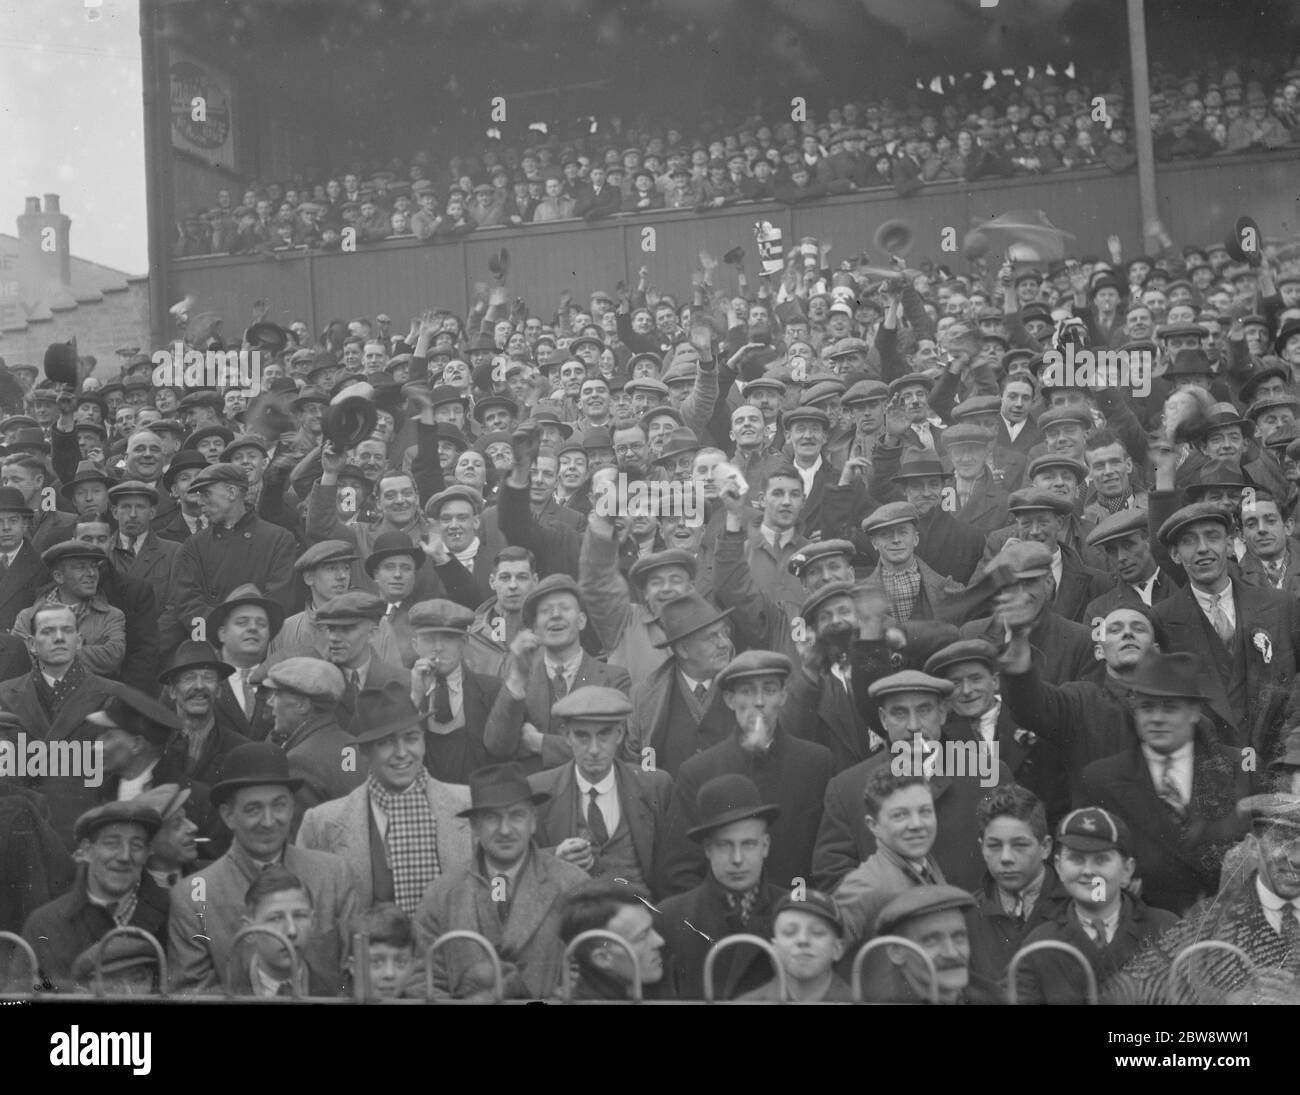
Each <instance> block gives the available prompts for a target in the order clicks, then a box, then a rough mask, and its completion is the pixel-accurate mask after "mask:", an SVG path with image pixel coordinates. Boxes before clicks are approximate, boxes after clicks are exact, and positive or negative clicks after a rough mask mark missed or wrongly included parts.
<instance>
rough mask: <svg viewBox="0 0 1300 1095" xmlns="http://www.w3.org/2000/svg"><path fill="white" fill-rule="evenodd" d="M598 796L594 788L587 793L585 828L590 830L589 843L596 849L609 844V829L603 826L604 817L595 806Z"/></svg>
mask: <svg viewBox="0 0 1300 1095" xmlns="http://www.w3.org/2000/svg"><path fill="white" fill-rule="evenodd" d="M598 794H599V792H598V791H597V790H596V788H594V787H593V788H591V790H589V791H588V792H587V799H588V802H587V828H588V829H590V830H591V842H592V843H593V844H595V845H596V846H597V847H604V845H605V844H607V843H608V842H609V829H608V828H607V827H606V825H605V815H604V814H602V813H601V812H600V807H599V806H598V805H597V804H596V798H597V796H598Z"/></svg>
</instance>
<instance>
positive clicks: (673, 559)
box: [627, 548, 697, 586]
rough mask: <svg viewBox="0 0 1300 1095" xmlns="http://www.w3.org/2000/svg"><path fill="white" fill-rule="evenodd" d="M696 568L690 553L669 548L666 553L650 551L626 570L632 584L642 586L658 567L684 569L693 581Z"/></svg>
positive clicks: (694, 560)
mask: <svg viewBox="0 0 1300 1095" xmlns="http://www.w3.org/2000/svg"><path fill="white" fill-rule="evenodd" d="M696 566H697V560H696V558H695V556H694V555H693V554H691V552H689V551H683V550H682V549H681V548H669V549H668V550H667V551H652V552H651V553H650V554H649V555H643V556H641V558H639V559H638V560H637V561H636V562H635V563H633V564H632V566H631V567H630V568H629V569H628V572H627V576H628V579H629V580H630V581H631V582H632V583H633V584H635V585H638V586H644V584H645V580H646V579H647V578H648V577H649V576H650V572H651V571H654V570H658V569H659V568H660V567H684V568H685V569H686V572H687V573H688V574H689V575H690V576H691V578H692V580H693V579H694V578H695V571H696Z"/></svg>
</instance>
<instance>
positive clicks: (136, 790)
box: [117, 761, 158, 802]
mask: <svg viewBox="0 0 1300 1095" xmlns="http://www.w3.org/2000/svg"><path fill="white" fill-rule="evenodd" d="M157 764H158V762H157V761H154V762H153V764H151V765H149V767H148V768H146V769H145V770H144V771H143V772H141V773H140V774H139V775H138V776H136V777H135V778H134V779H122V780H119V781H118V784H117V801H118V802H130V801H131V800H132V799H134V798H139V797H140V796H141V795H142V794H144V792H145V789H146V788H147V787H148V786H149V781H150V780H151V779H153V770H154V767H155V766H156V765H157Z"/></svg>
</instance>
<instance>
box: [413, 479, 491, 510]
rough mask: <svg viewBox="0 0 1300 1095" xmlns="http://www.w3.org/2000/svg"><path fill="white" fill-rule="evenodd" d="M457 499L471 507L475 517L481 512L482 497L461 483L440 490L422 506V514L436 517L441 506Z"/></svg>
mask: <svg viewBox="0 0 1300 1095" xmlns="http://www.w3.org/2000/svg"><path fill="white" fill-rule="evenodd" d="M457 499H459V500H460V501H462V502H468V503H469V504H470V505H471V506H473V507H474V514H475V516H477V515H478V514H480V513H482V512H483V496H482V495H481V494H479V492H478V491H476V490H475V489H474V488H473V487H467V486H465V485H464V484H461V483H458V484H456V485H455V486H451V487H448V488H447V489H446V490H440V491H439V492H438V493H437V494H435V495H434V496H433V497H432V498H430V499H429V500H428V501H427V502H426V503H425V504H424V512H425V513H426V514H427V515H428V516H430V517H436V516H438V513H439V512H440V511H441V509H442V507H443V506H445V505H446V504H447V503H448V502H453V501H455V500H457Z"/></svg>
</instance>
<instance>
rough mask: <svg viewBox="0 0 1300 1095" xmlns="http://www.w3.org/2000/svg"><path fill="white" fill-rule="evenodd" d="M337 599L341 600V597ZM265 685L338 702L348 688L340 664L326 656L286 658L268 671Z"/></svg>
mask: <svg viewBox="0 0 1300 1095" xmlns="http://www.w3.org/2000/svg"><path fill="white" fill-rule="evenodd" d="M345 596H346V594H345ZM334 599H335V600H341V598H338V597H336V598H334ZM322 611H323V610H322ZM264 685H265V686H266V687H269V688H285V689H288V690H289V691H290V692H297V693H299V694H300V695H303V696H320V697H322V698H324V699H328V700H331V701H333V702H335V703H337V702H338V701H339V700H340V699H342V697H343V692H344V690H345V689H346V687H347V683H346V682H345V681H344V679H343V673H342V672H341V671H340V670H339V668H338V666H336V665H333V664H332V663H330V662H327V661H325V660H324V659H323V658H285V659H284V661H282V662H276V663H275V664H274V665H273V666H271V667H270V669H268V670H267V671H266V680H265V682H264Z"/></svg>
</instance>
